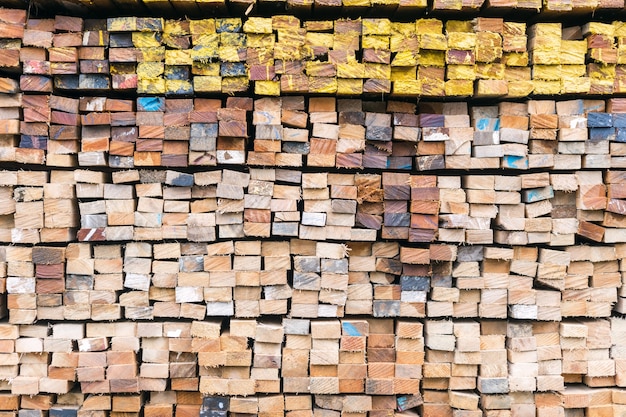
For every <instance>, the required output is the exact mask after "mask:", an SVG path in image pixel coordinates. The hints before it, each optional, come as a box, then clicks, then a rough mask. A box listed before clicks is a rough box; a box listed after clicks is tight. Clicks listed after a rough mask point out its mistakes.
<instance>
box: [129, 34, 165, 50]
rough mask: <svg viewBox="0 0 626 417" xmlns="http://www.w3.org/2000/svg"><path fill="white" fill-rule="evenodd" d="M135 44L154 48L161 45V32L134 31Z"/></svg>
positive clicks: (139, 46) (140, 46)
mask: <svg viewBox="0 0 626 417" xmlns="http://www.w3.org/2000/svg"><path fill="white" fill-rule="evenodd" d="M132 39H133V45H134V46H135V47H136V48H154V47H158V46H161V33H159V32H133V34H132Z"/></svg>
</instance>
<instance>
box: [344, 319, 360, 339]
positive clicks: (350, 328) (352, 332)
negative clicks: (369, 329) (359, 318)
mask: <svg viewBox="0 0 626 417" xmlns="http://www.w3.org/2000/svg"><path fill="white" fill-rule="evenodd" d="M341 327H343V332H344V333H345V334H347V335H348V336H363V335H362V334H361V332H359V330H358V329H357V328H356V327H354V325H353V324H352V323H348V322H343V323H342V324H341Z"/></svg>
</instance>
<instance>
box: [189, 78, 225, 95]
mask: <svg viewBox="0 0 626 417" xmlns="http://www.w3.org/2000/svg"><path fill="white" fill-rule="evenodd" d="M193 89H194V90H195V91H197V92H202V93H219V92H220V91H222V77H220V76H210V75H199V76H196V77H193Z"/></svg>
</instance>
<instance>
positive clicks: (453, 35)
mask: <svg viewBox="0 0 626 417" xmlns="http://www.w3.org/2000/svg"><path fill="white" fill-rule="evenodd" d="M475 47H476V34H475V33H467V32H448V48H450V49H462V50H472V49H474V48H475Z"/></svg>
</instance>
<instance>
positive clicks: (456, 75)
mask: <svg viewBox="0 0 626 417" xmlns="http://www.w3.org/2000/svg"><path fill="white" fill-rule="evenodd" d="M446 77H447V78H448V79H449V80H468V81H472V80H475V79H476V66H475V65H448V66H447V67H446Z"/></svg>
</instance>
